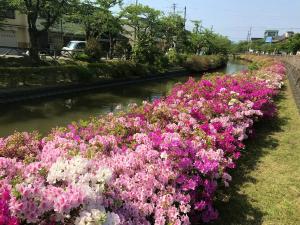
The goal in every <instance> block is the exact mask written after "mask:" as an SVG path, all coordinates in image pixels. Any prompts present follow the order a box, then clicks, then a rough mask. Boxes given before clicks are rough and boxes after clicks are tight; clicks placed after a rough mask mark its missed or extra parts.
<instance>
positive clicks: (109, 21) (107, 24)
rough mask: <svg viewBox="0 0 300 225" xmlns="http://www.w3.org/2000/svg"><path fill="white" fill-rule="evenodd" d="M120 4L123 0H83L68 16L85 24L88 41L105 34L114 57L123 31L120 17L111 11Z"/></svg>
mask: <svg viewBox="0 0 300 225" xmlns="http://www.w3.org/2000/svg"><path fill="white" fill-rule="evenodd" d="M118 4H119V5H121V4H122V0H96V1H91V0H85V1H81V2H80V3H79V4H78V5H77V7H76V8H75V10H74V11H73V12H72V14H71V15H70V16H68V18H67V19H68V20H70V21H72V22H76V23H80V24H82V25H83V27H84V30H85V34H86V35H85V36H86V40H87V41H88V40H89V39H101V38H102V36H105V37H106V38H107V39H108V40H109V57H110V58H112V57H113V49H114V45H115V39H116V38H117V37H118V36H119V34H120V33H121V31H122V26H121V23H120V18H119V17H117V16H114V15H113V14H112V12H111V8H112V7H114V6H116V5H118Z"/></svg>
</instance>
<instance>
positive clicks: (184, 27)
mask: <svg viewBox="0 0 300 225" xmlns="http://www.w3.org/2000/svg"><path fill="white" fill-rule="evenodd" d="M185 26H186V6H185V7H184V29H185Z"/></svg>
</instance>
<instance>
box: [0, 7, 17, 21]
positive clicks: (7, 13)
mask: <svg viewBox="0 0 300 225" xmlns="http://www.w3.org/2000/svg"><path fill="white" fill-rule="evenodd" d="M0 17H2V18H6V19H15V18H16V15H15V10H14V9H6V10H4V11H2V12H1V11H0Z"/></svg>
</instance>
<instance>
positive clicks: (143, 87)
mask: <svg viewBox="0 0 300 225" xmlns="http://www.w3.org/2000/svg"><path fill="white" fill-rule="evenodd" d="M246 68H247V66H246V65H243V64H242V63H241V62H239V61H229V62H228V64H227V67H226V68H224V69H222V70H220V72H224V73H234V72H237V71H240V70H243V69H246ZM198 77H199V78H200V77H201V76H200V75H199V76H198ZM187 79H188V76H183V77H173V78H167V79H164V80H156V81H151V82H149V81H148V82H143V83H137V84H131V85H122V86H117V87H110V88H104V89H102V90H97V91H93V92H90V93H80V94H75V95H74V94H73V95H68V96H64V97H57V98H52V99H41V100H32V101H28V102H20V103H15V104H10V105H2V106H1V107H0V136H6V135H10V134H12V133H13V132H14V131H15V130H17V131H33V130H37V131H39V132H40V133H42V134H46V133H47V132H49V131H50V130H51V129H52V128H54V127H56V126H65V125H67V124H69V123H70V122H72V121H78V120H80V119H88V118H90V117H92V116H97V115H99V114H103V113H106V112H110V111H113V110H114V109H115V108H116V106H118V105H120V104H121V105H128V104H129V103H132V102H135V103H141V102H142V101H143V100H147V101H151V100H153V99H156V98H159V97H161V96H164V95H166V94H167V92H168V91H169V90H170V88H171V87H172V86H173V85H174V84H175V83H177V82H184V81H186V80H187Z"/></svg>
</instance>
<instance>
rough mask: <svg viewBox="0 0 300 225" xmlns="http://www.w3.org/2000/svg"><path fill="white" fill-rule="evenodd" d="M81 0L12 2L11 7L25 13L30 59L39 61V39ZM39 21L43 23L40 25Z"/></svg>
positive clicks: (23, 0) (12, 0) (11, 0)
mask: <svg viewBox="0 0 300 225" xmlns="http://www.w3.org/2000/svg"><path fill="white" fill-rule="evenodd" d="M78 1H79V0H51V1H49V0H10V5H11V6H13V7H14V8H16V9H17V10H19V11H21V12H22V13H25V14H26V15H27V20H28V33H29V37H30V44H31V46H30V51H29V53H30V57H31V58H32V59H33V60H34V61H39V55H38V39H39V37H41V36H42V35H43V34H44V33H45V32H47V31H48V30H49V28H50V27H51V26H53V25H54V24H55V23H56V22H57V20H58V19H59V18H60V17H61V16H62V15H64V14H66V13H68V12H69V11H70V9H71V8H72V7H73V6H74V5H76V4H77V3H78ZM38 19H40V21H41V23H40V25H39V23H38Z"/></svg>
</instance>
